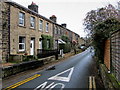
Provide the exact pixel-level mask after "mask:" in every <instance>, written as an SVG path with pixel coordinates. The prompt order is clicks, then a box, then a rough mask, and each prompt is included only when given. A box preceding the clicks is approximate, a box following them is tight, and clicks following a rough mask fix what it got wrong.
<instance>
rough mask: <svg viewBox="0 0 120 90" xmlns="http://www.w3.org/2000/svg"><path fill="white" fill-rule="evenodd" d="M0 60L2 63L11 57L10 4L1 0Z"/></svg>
mask: <svg viewBox="0 0 120 90" xmlns="http://www.w3.org/2000/svg"><path fill="white" fill-rule="evenodd" d="M0 9H1V10H0V19H1V20H0V60H1V62H2V63H4V62H6V61H8V58H9V5H8V4H6V3H4V2H0Z"/></svg>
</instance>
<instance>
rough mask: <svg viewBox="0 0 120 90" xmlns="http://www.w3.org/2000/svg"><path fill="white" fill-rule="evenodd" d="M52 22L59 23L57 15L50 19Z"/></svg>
mask: <svg viewBox="0 0 120 90" xmlns="http://www.w3.org/2000/svg"><path fill="white" fill-rule="evenodd" d="M50 20H52V21H54V22H55V23H56V22H57V17H56V16H55V15H52V16H51V17H50Z"/></svg>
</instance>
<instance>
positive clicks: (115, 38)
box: [111, 30, 120, 81]
mask: <svg viewBox="0 0 120 90" xmlns="http://www.w3.org/2000/svg"><path fill="white" fill-rule="evenodd" d="M111 70H112V72H113V74H114V75H115V77H116V78H117V80H118V81H120V30H118V31H115V32H113V33H112V34H111Z"/></svg>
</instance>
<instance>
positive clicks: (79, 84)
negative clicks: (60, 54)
mask: <svg viewBox="0 0 120 90" xmlns="http://www.w3.org/2000/svg"><path fill="white" fill-rule="evenodd" d="M93 66H94V60H93V58H92V53H91V52H90V49H87V50H86V51H84V52H82V53H80V54H77V55H75V56H72V57H70V58H69V59H68V60H66V61H64V62H61V63H59V64H56V65H54V66H50V67H49V68H48V69H46V70H43V71H40V72H39V73H37V74H36V76H37V77H36V78H34V79H30V80H28V82H25V83H24V84H22V85H20V86H16V88H14V90H18V88H19V89H23V88H29V90H40V89H41V88H43V89H45V88H52V89H54V88H59V89H64V88H88V77H89V76H90V75H91V74H92V72H94V71H93Z"/></svg>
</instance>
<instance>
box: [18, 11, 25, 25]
mask: <svg viewBox="0 0 120 90" xmlns="http://www.w3.org/2000/svg"><path fill="white" fill-rule="evenodd" d="M19 25H20V26H25V14H24V13H22V12H20V13H19Z"/></svg>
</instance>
